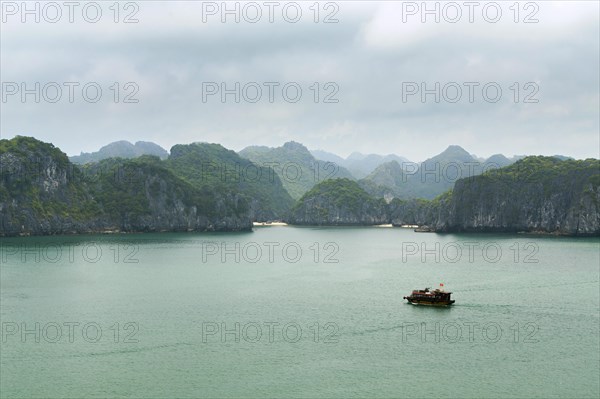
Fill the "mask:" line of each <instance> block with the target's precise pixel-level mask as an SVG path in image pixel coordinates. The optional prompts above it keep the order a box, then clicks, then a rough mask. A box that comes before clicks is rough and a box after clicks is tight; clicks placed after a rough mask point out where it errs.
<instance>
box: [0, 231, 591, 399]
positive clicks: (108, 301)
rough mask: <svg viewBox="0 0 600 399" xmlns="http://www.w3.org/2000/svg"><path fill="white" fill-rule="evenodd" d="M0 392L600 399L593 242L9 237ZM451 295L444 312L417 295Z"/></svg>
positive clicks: (321, 234) (389, 236) (306, 236)
mask: <svg viewBox="0 0 600 399" xmlns="http://www.w3.org/2000/svg"><path fill="white" fill-rule="evenodd" d="M0 255H1V266H0V284H1V286H0V288H1V290H0V292H1V296H0V304H1V306H0V309H1V313H0V318H1V322H2V344H1V349H2V350H1V351H0V353H1V354H0V363H1V364H0V395H1V396H2V397H23V398H29V397H73V398H75V397H131V398H152V397H240V396H243V397H328V398H330V397H339V398H346V397H402V398H421V397H431V396H432V395H433V396H440V397H467V398H499V397H502V398H504V397H506V398H517V397H519V398H521V397H540V398H549V397H555V398H565V397H569V398H571V397H573V398H597V397H598V396H599V395H600V377H599V375H600V338H599V323H600V284H599V281H600V277H599V274H600V241H599V240H598V239H597V238H591V239H570V238H556V237H537V236H523V235H502V236H500V235H436V234H423V233H421V234H419V233H414V232H412V231H411V230H405V229H396V228H395V229H389V228H295V227H264V228H257V229H255V231H254V232H252V233H240V234H143V235H142V234H140V235H118V236H112V235H111V236H107V235H103V236H79V237H42V238H15V239H2V248H1V254H0ZM440 282H443V283H444V284H445V288H446V289H447V290H451V291H452V292H453V293H454V294H453V297H454V299H456V304H455V305H454V306H453V307H451V308H447V309H437V308H427V307H419V306H412V305H409V304H407V303H406V301H404V300H403V299H402V297H403V296H404V295H407V294H409V293H410V291H411V290H412V289H415V288H424V287H425V286H433V287H435V286H437V285H438V284H439V283H440Z"/></svg>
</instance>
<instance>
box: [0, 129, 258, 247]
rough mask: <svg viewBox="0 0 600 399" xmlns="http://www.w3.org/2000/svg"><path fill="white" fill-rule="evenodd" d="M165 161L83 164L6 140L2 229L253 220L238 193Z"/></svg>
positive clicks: (210, 226)
mask: <svg viewBox="0 0 600 399" xmlns="http://www.w3.org/2000/svg"><path fill="white" fill-rule="evenodd" d="M158 162H159V161H158V158H156V159H153V158H150V157H148V158H140V159H136V160H105V161H102V162H101V163H100V164H97V165H94V166H92V167H89V168H85V169H80V168H79V167H77V166H75V165H73V164H72V163H70V162H69V160H68V158H67V156H66V155H65V154H64V153H62V152H61V151H60V150H59V149H57V148H55V147H54V146H52V145H51V144H47V143H42V142H40V141H38V140H35V139H33V138H28V137H16V138H14V139H12V140H0V236H14V235H49V234H77V233H93V232H107V231H121V232H141V231H231V230H235V231H237V230H250V229H251V228H252V222H251V219H250V218H249V216H248V214H247V212H248V210H247V204H245V203H242V201H240V200H239V198H237V195H236V194H235V193H227V194H223V195H221V194H218V193H215V192H198V191H197V190H195V189H194V188H193V187H192V186H190V185H189V184H188V183H186V182H184V181H183V180H181V179H179V178H177V177H175V176H174V175H173V174H172V173H171V172H170V171H168V170H166V169H165V168H163V167H162V166H161V165H160V164H159V163H158Z"/></svg>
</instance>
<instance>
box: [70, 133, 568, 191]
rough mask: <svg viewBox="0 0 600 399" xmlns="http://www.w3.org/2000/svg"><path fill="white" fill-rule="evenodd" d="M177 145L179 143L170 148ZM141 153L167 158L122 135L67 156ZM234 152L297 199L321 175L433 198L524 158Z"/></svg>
mask: <svg viewBox="0 0 600 399" xmlns="http://www.w3.org/2000/svg"><path fill="white" fill-rule="evenodd" d="M203 144H206V143H203ZM177 147H180V145H178V146H175V147H173V148H177ZM222 148H223V147H222ZM223 150H226V149H225V148H223ZM171 151H172V150H171ZM227 151H231V150H227ZM231 152H233V151H231ZM142 155H153V156H158V157H159V158H161V159H167V158H168V157H169V152H168V151H167V150H165V149H164V148H162V147H160V146H159V145H158V144H155V143H152V142H143V141H138V142H136V143H135V144H132V143H130V142H128V141H124V140H123V141H116V142H113V143H110V144H108V145H106V146H104V147H102V148H100V150H98V151H97V152H93V153H82V154H81V155H79V156H72V157H70V158H69V159H70V160H71V162H73V163H76V164H86V163H90V162H98V161H101V160H103V159H107V158H114V157H119V158H125V159H131V158H137V157H140V156H142ZM238 155H239V156H240V157H241V158H243V159H247V160H250V161H251V162H253V163H254V164H256V165H259V166H261V167H262V168H266V169H272V171H273V172H274V173H275V174H276V175H277V176H278V178H279V180H280V181H281V183H282V184H283V187H284V188H285V190H286V191H287V192H288V193H289V195H290V196H291V198H292V199H293V200H298V199H299V198H300V197H301V196H302V195H304V194H305V193H306V192H307V191H309V190H310V189H311V188H312V187H314V186H315V185H316V184H318V183H319V182H321V181H323V180H327V179H331V178H349V179H352V180H356V181H358V183H359V185H360V186H361V187H362V188H363V189H364V190H365V191H366V192H367V193H369V194H370V195H372V196H374V197H377V198H385V199H386V200H387V201H388V202H389V201H391V199H393V198H400V199H411V198H424V199H433V198H435V197H436V196H438V195H440V194H442V193H444V192H445V191H447V190H449V189H451V188H452V187H453V186H454V183H455V182H456V181H457V180H459V179H460V178H464V177H472V176H476V175H479V174H481V173H483V172H484V171H486V170H490V169H496V168H502V167H505V166H508V165H511V164H513V163H514V162H516V161H517V160H519V159H522V158H524V157H525V156H524V155H517V156H513V157H511V158H508V157H506V156H504V155H503V154H494V155H492V156H490V157H489V158H487V159H484V158H479V157H477V156H475V155H473V154H470V153H469V152H468V151H466V150H465V149H463V148H462V147H460V146H458V145H451V146H449V147H448V148H447V149H446V150H444V151H443V152H442V153H440V154H437V155H435V156H433V157H431V158H428V159H426V160H425V161H423V162H421V163H415V162H411V161H410V160H408V159H407V158H405V157H403V156H400V155H396V154H388V155H379V154H361V153H359V152H354V153H352V154H350V155H349V156H348V157H347V158H342V157H340V156H338V155H336V154H333V153H331V152H327V151H322V150H312V151H311V150H309V149H308V148H306V147H305V146H304V145H302V144H301V143H297V142H294V141H290V142H287V143H285V144H283V145H282V146H281V147H266V146H249V147H246V148H244V149H243V150H241V151H239V152H238ZM555 157H556V158H558V159H561V160H565V159H571V158H569V157H566V156H561V155H556V156H555ZM228 159H229V158H228ZM229 161H231V159H229Z"/></svg>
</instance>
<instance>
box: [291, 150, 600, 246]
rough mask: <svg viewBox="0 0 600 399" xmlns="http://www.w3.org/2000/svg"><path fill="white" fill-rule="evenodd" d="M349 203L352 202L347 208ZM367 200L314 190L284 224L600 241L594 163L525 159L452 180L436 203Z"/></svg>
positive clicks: (357, 192) (599, 182)
mask: <svg viewBox="0 0 600 399" xmlns="http://www.w3.org/2000/svg"><path fill="white" fill-rule="evenodd" d="M342 180H343V179H342ZM355 184H356V183H355ZM350 197H352V198H356V200H355V201H354V202H351V201H350V200H349V199H348V198H350ZM373 200H374V199H373V198H372V197H370V196H369V195H368V194H366V192H365V191H364V190H362V189H361V188H360V187H358V185H356V187H354V186H351V185H349V184H348V183H344V184H320V185H318V186H316V187H315V189H313V190H311V192H309V193H308V194H307V195H305V196H304V197H302V199H300V201H299V203H298V205H296V207H295V208H294V212H293V214H292V217H291V218H290V220H289V222H290V223H295V224H330V225H341V224H365V225H369V224H383V223H392V224H394V225H406V224H410V225H414V224H416V225H420V226H423V225H427V226H429V227H430V228H432V229H433V230H435V231H439V232H511V233H514V232H535V233H549V234H561V235H600V161H598V160H594V159H589V160H585V161H575V160H564V161H562V160H560V159H557V158H555V157H528V158H525V159H524V160H521V161H519V162H517V163H516V164H514V165H511V166H508V167H505V168H502V169H497V170H492V171H489V172H488V173H486V174H484V175H480V176H475V177H469V178H466V179H461V180H458V181H457V183H456V185H455V187H454V190H453V191H452V192H447V193H445V194H443V195H441V196H439V197H437V198H436V199H434V200H424V199H413V200H399V199H394V200H393V201H391V202H390V203H389V204H387V205H385V204H382V203H381V202H374V201H373ZM380 201H381V200H380ZM349 204H354V205H352V206H353V207H352V206H349ZM348 209H352V211H349V210H348Z"/></svg>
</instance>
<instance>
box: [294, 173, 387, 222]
mask: <svg viewBox="0 0 600 399" xmlns="http://www.w3.org/2000/svg"><path fill="white" fill-rule="evenodd" d="M388 219H389V217H388V212H387V205H386V203H385V201H384V200H383V199H375V198H371V197H370V196H369V195H368V194H367V193H366V192H365V191H364V190H363V189H361V188H360V187H359V185H358V183H356V182H354V181H352V180H350V179H334V180H327V181H324V182H322V183H320V184H318V185H317V186H315V187H314V188H313V189H311V190H310V191H309V192H308V193H306V194H305V195H304V196H302V198H301V199H300V200H299V201H298V203H297V204H296V206H295V207H294V208H293V209H292V211H291V212H290V215H289V216H288V218H287V219H286V221H287V222H288V223H290V224H298V225H328V226H352V225H374V224H384V223H387V222H388Z"/></svg>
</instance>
